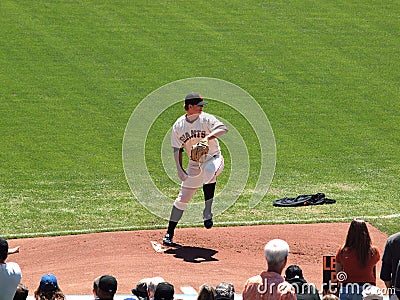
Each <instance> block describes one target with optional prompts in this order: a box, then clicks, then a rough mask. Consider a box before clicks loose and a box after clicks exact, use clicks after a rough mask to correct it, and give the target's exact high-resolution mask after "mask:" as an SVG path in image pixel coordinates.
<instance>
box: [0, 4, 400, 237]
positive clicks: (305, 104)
mask: <svg viewBox="0 0 400 300" xmlns="http://www.w3.org/2000/svg"><path fill="white" fill-rule="evenodd" d="M399 13H400V3H399V2H396V1H385V2H382V1H364V2H354V1H336V2H331V1H300V0H298V1H277V2H273V3H268V2H264V1H245V2H243V1H213V2H211V1H200V2H199V1H197V2H196V1H175V2H174V1H156V2H151V3H150V2H148V1H128V0H125V1H106V0H96V1H59V0H48V1H42V0H39V1H24V0H19V1H15V0H14V1H13V0H3V1H1V3H0V20H1V21H0V22H1V26H0V36H1V40H2V42H1V44H0V65H1V69H0V82H1V89H0V101H1V105H0V116H1V118H0V138H1V140H0V161H1V164H0V203H1V205H0V214H1V218H0V228H1V229H0V235H2V236H6V237H9V238H12V237H24V236H34V235H59V234H71V233H81V232H95V231H109V230H121V229H124V230H134V229H140V228H164V227H165V226H166V220H163V219H161V218H159V217H157V216H155V215H154V214H152V213H150V212H149V211H147V210H146V209H145V208H143V207H142V206H141V205H140V204H139V203H138V201H137V199H135V197H134V196H133V194H132V193H131V191H130V188H129V186H128V184H127V181H126V179H125V175H124V169H123V163H122V141H123V138H124V132H125V127H126V125H127V122H128V120H129V118H130V116H131V114H132V112H133V111H134V109H135V107H136V106H137V105H138V103H140V102H141V100H142V99H144V98H145V97H146V96H147V95H148V94H150V93H151V92H153V91H154V90H156V89H158V88H159V87H161V86H163V85H165V84H168V83H170V82H173V81H176V80H180V79H184V78H191V77H210V78H219V79H222V80H225V81H228V82H231V83H233V84H235V85H237V86H239V87H241V88H243V89H244V90H246V91H247V92H248V93H249V94H251V95H252V96H253V97H254V98H255V99H256V101H257V102H258V103H259V105H260V106H261V107H262V109H263V110H264V112H265V114H266V115H267V116H268V119H269V121H270V123H271V126H272V129H273V131H274V135H275V140H276V154H277V156H276V168H275V175H274V178H273V181H272V184H271V186H270V189H269V191H268V193H267V194H266V195H265V197H264V198H263V200H262V201H261V202H260V203H259V204H258V205H257V206H256V207H254V208H249V206H248V199H249V197H250V195H251V192H252V188H254V185H255V181H256V180H257V177H256V174H257V171H258V169H259V156H258V155H257V153H259V151H260V149H259V148H258V147H257V144H256V143H254V136H253V135H252V132H251V130H250V129H249V127H250V126H249V124H248V123H250V124H251V121H252V120H244V119H243V118H240V116H237V117H236V116H234V115H232V111H230V110H229V109H228V108H227V107H226V105H225V106H224V105H221V104H218V103H215V105H209V106H208V107H206V109H205V110H206V111H208V112H210V113H213V114H216V113H217V112H218V114H219V115H221V116H226V119H228V120H229V121H230V122H231V123H232V124H233V125H234V126H235V128H236V129H237V130H239V131H240V132H241V133H242V134H243V136H245V141H246V144H247V146H248V149H249V150H250V152H251V153H252V156H251V169H250V177H249V181H248V184H247V185H246V189H245V190H244V193H243V195H242V196H241V197H239V199H238V200H237V201H236V202H235V204H234V205H233V206H232V207H230V208H229V209H228V210H227V211H226V212H225V213H223V214H222V215H220V216H218V217H216V218H215V221H216V222H218V223H219V224H220V225H221V226H222V225H240V224H269V223H296V222H301V223H307V222H337V221H346V222H347V221H350V220H351V219H352V218H354V217H356V216H363V217H365V219H366V220H367V221H369V222H371V223H372V224H373V225H375V226H377V227H378V228H379V229H381V230H382V231H384V232H386V233H388V234H390V233H393V232H397V231H399V225H398V224H399V221H400V211H399V199H398V196H399V192H398V182H399V175H400V156H399V151H398V147H399V144H400V140H399V131H400V113H399V112H400V101H399V100H400V99H399V94H400V93H399V92H400V90H399V82H400V59H399V58H400V36H399V32H400V23H399V22H398V15H399ZM187 92H190V91H182V97H184V95H185V94H186V93H187ZM200 92H201V91H200ZM182 113H183V110H182V108H181V106H180V105H176V106H174V107H171V109H170V110H168V111H166V112H165V113H163V114H162V115H160V117H159V119H158V120H157V122H156V123H155V125H154V128H152V132H153V133H154V134H153V135H152V139H151V140H149V141H148V142H149V145H148V147H147V148H146V149H147V151H148V152H146V159H147V162H148V167H149V170H150V174H151V176H152V177H153V178H154V179H155V181H156V182H157V186H158V187H159V188H160V189H161V190H163V191H164V192H165V193H166V194H168V195H170V197H171V201H172V200H173V198H174V197H175V194H176V193H177V191H178V186H177V185H173V184H171V181H170V180H163V178H164V176H165V174H164V173H165V172H164V170H160V168H159V167H157V166H160V161H159V156H160V155H159V153H160V152H159V148H158V145H159V141H160V140H162V139H163V138H164V136H165V128H167V127H168V126H171V124H172V122H173V121H174V118H175V117H176V116H179V115H180V114H182ZM157 126H158V127H159V128H162V129H164V130H156V129H157ZM157 134H158V135H159V136H157ZM225 152H228V151H225ZM171 159H172V153H171ZM227 165H228V167H229V162H228V163H227ZM226 173H228V174H225V175H223V176H224V177H221V186H220V187H219V188H222V186H223V184H224V183H225V182H226V181H227V180H228V175H229V172H226ZM317 192H324V193H325V194H326V195H327V196H328V197H329V198H333V199H336V200H337V203H336V204H334V205H324V206H314V207H301V208H275V207H273V206H272V201H273V200H275V199H278V198H282V197H294V196H297V195H298V194H308V193H317ZM197 225H201V224H200V223H199V224H192V226H197Z"/></svg>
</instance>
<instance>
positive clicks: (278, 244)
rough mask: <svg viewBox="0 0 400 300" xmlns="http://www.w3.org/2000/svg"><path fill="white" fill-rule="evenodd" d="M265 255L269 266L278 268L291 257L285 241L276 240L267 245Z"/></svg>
mask: <svg viewBox="0 0 400 300" xmlns="http://www.w3.org/2000/svg"><path fill="white" fill-rule="evenodd" d="M264 253H265V258H266V260H267V263H268V266H278V265H280V264H282V263H283V262H284V261H285V259H286V258H287V256H288V255H289V245H288V243H286V242H285V241H284V240H281V239H274V240H271V241H269V242H268V243H267V244H266V245H265V247H264Z"/></svg>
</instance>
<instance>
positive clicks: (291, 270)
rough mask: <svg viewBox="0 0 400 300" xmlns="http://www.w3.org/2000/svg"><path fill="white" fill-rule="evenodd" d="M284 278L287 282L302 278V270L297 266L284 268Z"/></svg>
mask: <svg viewBox="0 0 400 300" xmlns="http://www.w3.org/2000/svg"><path fill="white" fill-rule="evenodd" d="M285 278H286V280H287V281H290V280H292V279H295V278H303V270H302V269H301V268H300V267H299V266H298V265H290V266H289V267H287V268H286V271H285Z"/></svg>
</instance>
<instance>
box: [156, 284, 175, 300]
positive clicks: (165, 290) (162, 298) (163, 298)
mask: <svg viewBox="0 0 400 300" xmlns="http://www.w3.org/2000/svg"><path fill="white" fill-rule="evenodd" d="M174 293H175V290H174V286H173V285H172V284H170V283H168V282H160V283H159V284H158V285H157V288H156V292H155V293H154V300H173V299H174Z"/></svg>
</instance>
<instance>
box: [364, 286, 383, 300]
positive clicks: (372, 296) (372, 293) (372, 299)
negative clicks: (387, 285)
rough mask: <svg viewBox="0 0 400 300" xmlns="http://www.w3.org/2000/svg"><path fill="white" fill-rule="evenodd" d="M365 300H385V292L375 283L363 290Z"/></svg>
mask: <svg viewBox="0 0 400 300" xmlns="http://www.w3.org/2000/svg"><path fill="white" fill-rule="evenodd" d="M362 297H363V300H383V293H382V291H381V289H380V288H378V287H377V286H374V285H368V286H367V287H366V288H365V289H364V290H363V291H362Z"/></svg>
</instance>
